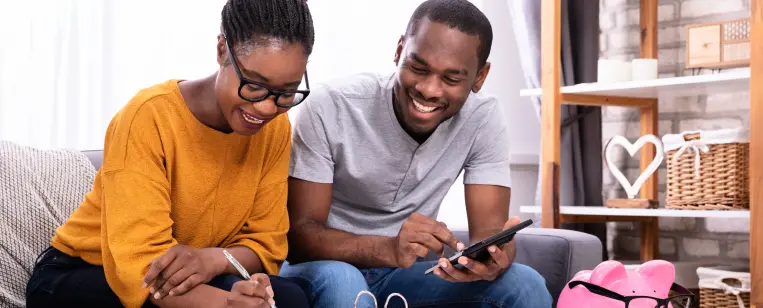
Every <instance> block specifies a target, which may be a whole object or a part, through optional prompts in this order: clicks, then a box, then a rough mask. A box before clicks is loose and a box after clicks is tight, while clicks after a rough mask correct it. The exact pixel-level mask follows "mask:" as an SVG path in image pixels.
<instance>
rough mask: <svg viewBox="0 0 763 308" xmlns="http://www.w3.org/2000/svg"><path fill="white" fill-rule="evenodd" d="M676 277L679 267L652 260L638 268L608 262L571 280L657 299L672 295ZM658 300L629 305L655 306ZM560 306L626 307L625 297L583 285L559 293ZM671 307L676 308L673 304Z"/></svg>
mask: <svg viewBox="0 0 763 308" xmlns="http://www.w3.org/2000/svg"><path fill="white" fill-rule="evenodd" d="M674 279H675V267H674V266H673V264H672V263H670V262H667V261H663V260H653V261H648V262H646V263H644V264H642V265H641V266H639V268H637V269H635V270H625V266H624V265H623V264H622V263H620V262H617V261H605V262H602V263H601V264H599V265H597V266H596V268H595V269H594V270H593V271H588V270H586V271H581V272H579V273H577V274H576V275H575V277H574V278H572V280H571V281H576V280H579V281H585V282H588V283H591V284H594V285H597V286H600V287H603V288H605V289H608V290H610V291H613V292H615V293H618V294H620V295H623V296H636V295H644V296H651V297H656V298H666V297H668V292H669V291H670V287H671V286H672V285H673V280H674ZM655 304H656V302H655V301H654V300H650V299H647V298H640V299H634V300H632V301H630V303H629V305H628V308H655V307H656V306H655ZM556 307H557V308H623V307H625V303H624V302H623V301H621V300H617V299H612V298H609V297H606V296H602V295H598V294H595V293H594V292H591V291H589V290H588V289H587V288H586V287H585V286H583V285H577V286H575V287H573V288H570V287H569V284H568V285H567V286H565V287H564V289H563V290H562V294H561V295H559V301H558V302H557V306H556ZM669 307H672V305H670V306H669Z"/></svg>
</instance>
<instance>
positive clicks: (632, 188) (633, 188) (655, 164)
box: [604, 135, 664, 199]
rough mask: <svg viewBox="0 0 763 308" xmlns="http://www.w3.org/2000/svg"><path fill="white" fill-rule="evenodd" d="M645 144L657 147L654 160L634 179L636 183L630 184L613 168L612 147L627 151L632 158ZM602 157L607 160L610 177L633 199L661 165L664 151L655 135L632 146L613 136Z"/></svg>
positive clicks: (645, 136)
mask: <svg viewBox="0 0 763 308" xmlns="http://www.w3.org/2000/svg"><path fill="white" fill-rule="evenodd" d="M647 142H650V143H653V144H654V145H655V147H657V149H656V153H655V156H654V160H652V162H651V163H650V164H649V166H647V167H646V170H644V172H642V173H641V175H639V177H638V178H637V179H636V182H635V183H633V184H631V183H630V182H629V181H628V179H627V178H626V177H625V175H623V173H622V172H621V171H620V169H617V166H615V164H614V163H613V162H612V147H613V146H615V145H620V146H622V147H623V148H625V150H627V151H628V154H629V155H630V156H631V157H633V155H634V154H636V152H638V151H639V150H640V149H641V148H642V147H643V146H644V144H646V143H647ZM604 155H606V158H607V167H609V171H610V172H611V173H612V175H614V176H615V179H617V181H618V182H620V185H622V186H623V188H624V189H625V193H627V194H628V198H629V199H633V198H635V197H636V194H638V192H639V190H641V186H642V185H644V182H646V179H648V178H649V176H651V175H652V174H653V173H654V172H655V171H657V168H659V167H660V164H662V159H663V156H664V151H663V144H662V141H661V140H660V139H659V138H657V137H656V136H655V135H644V136H641V138H639V139H638V140H636V143H634V144H631V142H630V141H628V139H625V137H623V136H615V137H613V138H612V140H610V141H609V143H608V144H607V148H606V150H605V153H604Z"/></svg>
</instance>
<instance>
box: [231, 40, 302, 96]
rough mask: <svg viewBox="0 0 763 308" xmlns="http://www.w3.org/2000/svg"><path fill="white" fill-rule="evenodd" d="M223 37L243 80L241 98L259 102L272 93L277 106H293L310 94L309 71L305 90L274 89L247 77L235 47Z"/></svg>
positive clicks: (237, 72) (239, 93)
mask: <svg viewBox="0 0 763 308" xmlns="http://www.w3.org/2000/svg"><path fill="white" fill-rule="evenodd" d="M223 39H225V46H227V47H228V48H227V49H228V57H229V58H230V59H231V63H232V64H233V68H234V69H235V70H236V74H237V75H238V78H239V80H240V81H241V83H240V85H239V86H238V96H240V97H241V99H243V100H245V101H249V102H253V103H257V102H261V101H263V100H265V99H266V98H268V97H270V96H271V95H272V96H274V97H275V100H274V102H275V104H276V106H278V107H281V108H291V107H294V106H296V105H299V103H301V102H303V101H304V100H305V98H307V96H308V95H309V94H310V82H309V81H308V80H307V71H305V86H306V87H307V89H305V90H274V89H272V88H270V87H268V86H267V85H265V84H263V83H261V82H257V81H254V80H251V79H247V78H246V77H244V75H243V74H241V69H239V67H238V63H237V61H236V57H235V56H234V55H233V48H231V45H230V42H229V41H228V39H227V38H225V37H223Z"/></svg>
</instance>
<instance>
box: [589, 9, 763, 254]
mask: <svg viewBox="0 0 763 308" xmlns="http://www.w3.org/2000/svg"><path fill="white" fill-rule="evenodd" d="M749 9H750V1H749V0H723V1H719V0H660V1H659V9H658V11H659V13H658V15H659V26H658V28H659V32H658V41H659V54H658V57H659V72H660V76H661V77H672V76H683V75H689V74H691V70H685V69H684V59H685V37H686V31H685V25H687V24H695V23H704V22H712V21H722V20H730V19H736V18H743V17H748V16H749ZM600 18H601V19H600V26H601V57H605V58H617V59H633V58H636V57H638V54H639V1H638V0H601V14H600ZM702 73H710V70H708V71H707V72H702ZM659 108H660V113H659V134H660V136H662V135H664V134H667V133H679V132H681V131H686V130H695V129H702V130H710V129H719V128H735V127H747V128H749V121H750V118H749V94H748V93H738V94H736V93H735V94H728V95H712V96H707V97H705V96H702V97H679V98H675V99H672V100H671V101H661V102H660V105H659ZM602 125H603V127H602V128H603V132H604V136H603V137H604V140H603V141H602V142H604V143H606V141H607V140H608V139H609V138H611V137H612V136H614V135H623V136H625V137H626V138H628V139H629V140H631V141H635V140H636V139H637V138H638V137H639V134H640V132H639V122H638V112H637V111H636V110H634V109H631V108H618V107H607V108H604V110H603V123H602ZM622 153H625V151H623V152H622ZM617 156H619V157H627V154H625V155H617ZM616 162H617V164H618V165H619V166H620V170H627V171H623V172H624V173H625V174H626V176H627V177H628V179H630V180H631V181H633V180H635V179H636V178H637V177H638V174H639V173H640V172H639V162H638V155H636V156H635V157H634V158H633V159H625V158H623V159H620V160H617V161H616ZM665 166H666V165H665V163H664V162H663V164H662V166H661V168H660V170H659V184H660V186H659V187H660V201H661V204H663V206H664V204H665V188H666V186H665V183H666V169H665ZM604 188H605V189H604V198H605V199H606V198H613V197H615V198H622V197H625V193H624V191H623V190H622V189H621V188H620V186H619V184H618V183H617V181H616V180H615V179H614V178H613V177H612V176H611V174H610V173H609V170H608V169H607V168H606V166H605V167H604ZM608 229H609V239H608V243H607V246H608V250H609V253H610V256H611V257H612V258H615V259H618V260H636V259H638V251H639V231H638V228H636V226H634V224H633V223H610V224H609V226H608ZM660 235H661V236H660V251H661V253H662V254H661V257H662V258H664V259H667V260H670V261H700V260H701V261H703V262H748V260H749V255H750V253H749V244H748V239H749V220H747V219H740V220H736V219H717V218H716V219H693V218H661V219H660Z"/></svg>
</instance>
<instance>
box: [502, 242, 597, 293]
mask: <svg viewBox="0 0 763 308" xmlns="http://www.w3.org/2000/svg"><path fill="white" fill-rule="evenodd" d="M516 242H517V257H516V259H515V261H514V262H517V263H521V264H524V265H527V266H529V267H532V268H533V269H535V270H536V271H538V272H539V273H540V274H541V276H543V278H545V279H546V286H547V287H548V290H549V292H551V295H552V296H553V297H554V303H556V299H557V298H558V297H559V294H560V293H561V292H562V289H563V288H564V287H565V285H566V284H567V282H569V281H570V280H571V279H572V277H573V276H574V275H575V274H577V273H578V272H579V271H582V270H592V269H593V268H595V267H596V265H598V264H599V263H601V262H602V259H601V255H602V244H601V241H600V240H599V238H597V237H595V236H593V235H591V234H587V233H583V232H579V231H573V230H563V229H547V228H527V229H524V230H522V231H520V232H519V234H517V236H516ZM554 305H556V304H554Z"/></svg>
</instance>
